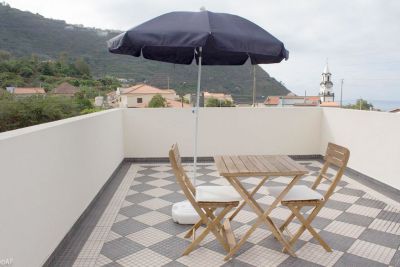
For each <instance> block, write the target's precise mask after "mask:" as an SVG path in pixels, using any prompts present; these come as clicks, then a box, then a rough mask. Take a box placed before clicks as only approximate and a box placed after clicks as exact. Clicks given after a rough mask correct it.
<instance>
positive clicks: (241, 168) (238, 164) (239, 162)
mask: <svg viewBox="0 0 400 267" xmlns="http://www.w3.org/2000/svg"><path fill="white" fill-rule="evenodd" d="M231 159H232V161H233V163H234V164H235V166H236V168H237V169H238V170H239V172H240V173H248V172H251V171H252V170H249V169H247V167H246V165H245V164H244V163H243V161H242V160H241V159H240V157H238V156H231Z"/></svg>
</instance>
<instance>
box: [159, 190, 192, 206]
mask: <svg viewBox="0 0 400 267" xmlns="http://www.w3.org/2000/svg"><path fill="white" fill-rule="evenodd" d="M160 198H162V199H164V200H166V201H169V202H172V203H176V202H180V201H183V200H186V198H185V196H184V195H182V194H179V193H176V192H173V193H171V194H168V195H165V196H161V197H160Z"/></svg>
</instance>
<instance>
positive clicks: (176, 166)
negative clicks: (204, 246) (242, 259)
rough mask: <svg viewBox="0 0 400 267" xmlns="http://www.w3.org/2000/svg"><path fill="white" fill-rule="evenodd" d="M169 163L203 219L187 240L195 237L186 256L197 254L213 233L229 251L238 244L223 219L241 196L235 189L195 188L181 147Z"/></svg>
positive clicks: (186, 251)
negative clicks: (225, 226) (202, 226)
mask: <svg viewBox="0 0 400 267" xmlns="http://www.w3.org/2000/svg"><path fill="white" fill-rule="evenodd" d="M169 160H170V162H171V166H172V169H173V171H174V174H175V176H176V178H177V181H178V183H179V185H180V187H181V189H182V191H183V193H184V194H185V196H186V198H187V199H188V200H189V202H190V203H191V204H192V206H193V208H194V209H195V210H196V212H197V213H198V214H199V216H200V220H199V221H198V222H197V223H196V224H194V225H193V227H192V228H191V229H190V230H189V231H188V232H187V234H186V235H185V237H186V238H188V237H190V236H193V241H192V243H191V244H190V245H189V246H188V247H187V248H186V250H185V251H184V252H183V255H188V254H189V253H190V252H191V251H193V249H195V248H196V246H198V245H199V244H200V242H201V241H202V240H203V239H204V238H205V237H206V236H207V234H209V233H210V232H211V233H213V234H214V235H215V237H216V238H217V240H218V241H219V242H220V243H221V245H222V247H223V248H224V249H225V250H226V251H227V252H229V251H230V247H233V246H234V245H235V244H232V243H233V242H232V237H233V234H232V233H231V232H230V231H228V229H225V228H224V226H223V225H222V224H221V220H222V219H224V216H225V215H226V214H227V213H228V212H229V211H230V210H231V209H232V208H234V207H236V206H237V205H238V204H239V201H240V200H241V197H240V195H239V194H238V193H237V192H236V190H235V189H234V188H233V187H231V186H197V187H196V188H195V187H194V186H193V184H192V183H191V181H190V179H189V177H188V176H187V175H186V172H185V170H184V169H183V166H182V163H181V157H180V154H179V149H178V145H177V144H175V145H173V146H172V148H171V150H170V151H169ZM217 208H222V211H221V212H219V213H218V215H216V214H214V212H215V210H216V209H217ZM203 224H204V225H206V228H205V230H204V231H203V232H202V233H201V234H200V235H199V236H198V237H197V238H196V236H195V232H196V230H197V229H198V228H199V227H200V226H201V225H203Z"/></svg>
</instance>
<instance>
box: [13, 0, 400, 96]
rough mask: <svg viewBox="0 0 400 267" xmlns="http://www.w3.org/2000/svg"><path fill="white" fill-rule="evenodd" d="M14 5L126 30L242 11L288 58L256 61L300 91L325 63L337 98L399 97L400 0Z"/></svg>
mask: <svg viewBox="0 0 400 267" xmlns="http://www.w3.org/2000/svg"><path fill="white" fill-rule="evenodd" d="M6 2H7V3H9V4H10V5H11V6H12V7H15V8H18V9H22V10H28V11H31V12H33V13H39V14H41V15H43V16H45V17H48V18H54V19H61V20H65V21H66V22H67V23H71V24H83V25H84V26H88V27H97V28H102V29H117V30H128V29H129V28H132V27H134V26H136V25H138V24H140V23H142V22H145V21H147V20H149V19H152V18H154V17H156V16H158V15H161V14H163V13H166V12H170V11H177V10H181V11H198V10H199V9H200V7H205V8H206V9H207V10H209V11H213V12H224V13H232V14H236V15H239V16H242V17H245V18H247V19H249V20H251V21H253V22H254V23H256V24H258V25H259V26H261V27H263V28H264V29H265V30H267V31H268V32H270V33H271V34H273V35H274V36H275V37H277V38H278V39H279V40H281V41H282V42H283V43H284V44H285V47H286V48H287V49H288V50H289V51H290V57H289V60H288V61H283V62H281V63H280V64H271V65H261V66H262V67H263V68H264V69H265V70H266V71H267V72H268V73H269V74H270V75H271V76H273V77H274V78H276V79H277V80H278V81H282V82H283V83H284V84H285V86H286V87H287V88H288V89H289V90H291V91H292V92H294V93H296V94H298V95H304V94H305V92H306V93H307V95H316V94H318V92H319V83H320V81H321V73H322V71H323V68H324V66H325V64H326V62H327V61H328V62H329V69H330V72H331V73H332V80H333V83H334V86H333V90H334V92H335V94H336V96H337V97H339V95H340V83H341V80H342V79H343V80H344V82H343V99H347V100H349V99H357V98H360V97H362V98H364V99H367V100H370V101H372V100H388V101H399V102H400V75H399V72H400V47H399V45H400V16H399V14H400V1H398V0H385V1H382V0H352V1H348V0H335V1H331V0H330V1H328V0H307V1H306V0H304V1H298V0H280V1H278V0H274V1H271V0H246V1H243V0H240V1H239V0H218V1H215V0H151V1H150V0H141V1H138V0H113V1H111V0H108V1H107V0H57V1H49V0H47V1H46V0H35V1H27V0H6Z"/></svg>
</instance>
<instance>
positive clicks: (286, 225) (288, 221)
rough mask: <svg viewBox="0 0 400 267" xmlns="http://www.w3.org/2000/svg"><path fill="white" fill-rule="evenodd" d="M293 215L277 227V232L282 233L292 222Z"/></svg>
mask: <svg viewBox="0 0 400 267" xmlns="http://www.w3.org/2000/svg"><path fill="white" fill-rule="evenodd" d="M294 217H295V216H294V214H293V213H292V214H290V216H289V217H288V218H287V219H286V221H285V222H284V223H283V224H282V225H281V226H280V227H279V230H280V231H281V232H282V231H283V230H284V229H285V228H286V227H288V225H289V224H290V223H291V222H292V221H293V219H294Z"/></svg>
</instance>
